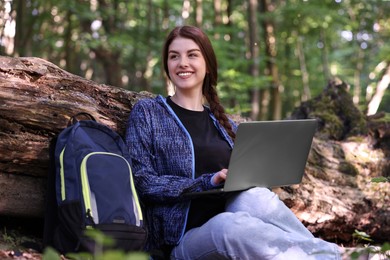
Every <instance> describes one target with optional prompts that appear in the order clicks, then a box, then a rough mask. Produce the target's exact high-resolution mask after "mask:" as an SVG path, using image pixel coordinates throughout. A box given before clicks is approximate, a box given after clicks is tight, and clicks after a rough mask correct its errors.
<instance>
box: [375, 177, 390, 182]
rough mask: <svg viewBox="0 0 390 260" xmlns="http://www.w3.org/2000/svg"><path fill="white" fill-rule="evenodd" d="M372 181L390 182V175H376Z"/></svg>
mask: <svg viewBox="0 0 390 260" xmlns="http://www.w3.org/2000/svg"><path fill="white" fill-rule="evenodd" d="M371 182H374V183H379V182H390V177H385V176H381V177H375V178H372V179H371Z"/></svg>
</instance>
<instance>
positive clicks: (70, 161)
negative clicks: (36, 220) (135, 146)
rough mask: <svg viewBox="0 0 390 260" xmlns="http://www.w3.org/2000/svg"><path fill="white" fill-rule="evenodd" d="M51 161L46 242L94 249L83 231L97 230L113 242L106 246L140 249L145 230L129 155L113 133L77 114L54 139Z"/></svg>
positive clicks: (74, 249)
mask: <svg viewBox="0 0 390 260" xmlns="http://www.w3.org/2000/svg"><path fill="white" fill-rule="evenodd" d="M80 116H87V117H89V120H81V121H80V120H78V118H79V117H80ZM50 163H51V166H50V172H49V175H48V187H47V192H46V193H47V198H46V210H45V223H44V237H43V244H44V246H52V247H54V248H55V249H57V250H58V251H59V252H60V253H62V254H66V253H69V252H82V251H86V252H91V253H93V252H94V251H95V247H96V243H95V241H94V240H93V239H91V238H90V237H88V236H86V235H85V230H87V229H97V230H100V231H102V232H103V233H104V234H105V235H106V236H108V237H111V238H112V239H113V241H114V245H112V246H105V247H104V249H120V250H123V251H126V252H127V251H141V250H143V247H144V245H145V242H146V238H147V233H146V229H145V227H144V226H143V218H142V211H141V206H140V202H139V199H138V196H137V192H136V189H135V187H134V183H133V176H132V171H131V160H130V155H129V152H128V148H127V146H126V145H125V143H124V141H123V139H122V138H121V137H120V136H119V135H118V134H117V133H116V132H114V131H113V130H112V129H110V128H109V127H107V126H105V125H103V124H100V123H98V122H96V120H95V119H94V118H93V117H92V116H91V115H89V114H86V113H80V114H77V115H76V116H74V117H72V118H71V120H70V123H69V124H68V127H67V128H66V129H64V130H63V131H62V132H60V134H59V135H58V136H57V137H56V138H55V139H53V141H52V143H51V147H50Z"/></svg>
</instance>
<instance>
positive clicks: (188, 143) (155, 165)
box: [126, 26, 341, 260]
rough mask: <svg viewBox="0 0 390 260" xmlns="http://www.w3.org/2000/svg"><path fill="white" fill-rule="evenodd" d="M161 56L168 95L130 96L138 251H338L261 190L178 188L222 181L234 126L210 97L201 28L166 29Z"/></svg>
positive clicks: (198, 254)
mask: <svg viewBox="0 0 390 260" xmlns="http://www.w3.org/2000/svg"><path fill="white" fill-rule="evenodd" d="M163 64H164V69H165V73H166V74H167V76H168V78H169V79H170V81H171V82H172V84H173V85H174V86H175V88H176V91H175V93H174V94H173V96H168V97H163V96H161V95H160V96H157V97H156V98H154V99H149V100H141V101H140V102H138V103H137V104H136V105H135V106H134V108H133V109H132V111H131V113H130V117H129V121H128V129H127V133H126V141H127V145H128V146H129V150H130V152H131V157H132V163H133V169H134V171H133V173H134V177H135V184H136V188H137V190H138V192H139V195H140V198H141V200H142V202H143V205H144V206H145V207H144V210H145V212H146V222H147V223H148V225H147V227H148V231H149V238H148V242H147V246H146V250H148V251H149V252H151V253H152V254H153V253H154V252H156V251H158V252H161V251H162V252H163V254H164V256H165V258H167V257H170V259H214V258H215V259H216V258H218V259H237V258H239V259H285V258H293V259H321V260H325V259H329V260H331V259H340V254H341V253H340V251H339V248H338V246H337V245H336V244H333V243H330V242H327V241H325V240H321V239H318V238H315V237H314V236H313V235H312V234H311V233H310V232H309V230H308V229H306V227H305V226H304V225H303V224H302V223H301V222H300V221H299V220H298V219H297V218H296V216H295V215H294V214H293V213H292V211H291V210H290V209H289V208H287V207H286V205H285V204H284V203H283V202H282V201H281V200H279V198H278V196H277V195H276V194H275V193H273V192H271V191H270V190H269V189H267V188H260V187H256V188H251V189H249V190H246V191H238V192H232V193H228V194H223V195H221V194H215V195H210V196H207V197H203V196H199V197H189V196H186V194H187V193H189V192H199V191H206V190H211V189H214V188H217V187H220V186H221V185H223V184H224V181H225V179H226V175H227V174H228V170H227V168H228V165H229V159H230V154H231V151H232V148H233V146H234V140H235V132H236V129H237V125H236V124H235V122H233V121H232V120H231V119H229V118H228V117H227V115H226V114H225V112H224V108H223V107H222V105H221V104H220V102H219V98H218V95H217V91H216V87H217V79H218V74H217V61H216V56H215V54H214V50H213V47H212V45H211V43H210V41H209V39H208V37H207V36H206V34H205V33H204V32H203V31H202V30H201V29H199V28H197V27H193V26H182V27H176V28H174V29H173V30H172V31H171V32H170V34H169V35H168V37H167V39H166V42H165V45H164V48H163ZM204 99H205V100H206V101H207V102H208V105H209V106H207V105H206V104H204V102H203V101H204Z"/></svg>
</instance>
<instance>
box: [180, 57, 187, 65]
mask: <svg viewBox="0 0 390 260" xmlns="http://www.w3.org/2000/svg"><path fill="white" fill-rule="evenodd" d="M179 66H180V67H187V66H188V58H187V57H185V56H182V57H181V58H180V62H179Z"/></svg>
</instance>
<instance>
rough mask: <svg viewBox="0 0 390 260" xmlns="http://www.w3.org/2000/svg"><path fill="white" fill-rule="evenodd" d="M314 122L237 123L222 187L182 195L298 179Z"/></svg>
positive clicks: (276, 184)
mask: <svg viewBox="0 0 390 260" xmlns="http://www.w3.org/2000/svg"><path fill="white" fill-rule="evenodd" d="M317 124H318V123H317V120H316V119H298V120H276V121H251V122H243V123H240V124H239V125H238V129H237V132H236V139H235V144H234V148H233V151H232V154H231V157H230V162H229V168H228V170H229V171H228V175H227V178H226V180H225V183H224V185H223V188H217V189H212V190H208V191H201V192H189V193H186V194H185V196H199V195H203V194H213V193H221V192H233V191H241V190H247V189H250V188H252V187H267V188H273V187H281V186H288V185H293V184H298V183H300V182H301V181H302V177H303V174H304V171H305V167H306V162H307V158H308V155H309V152H310V149H311V144H312V140H313V136H314V134H315V131H316V129H317Z"/></svg>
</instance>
